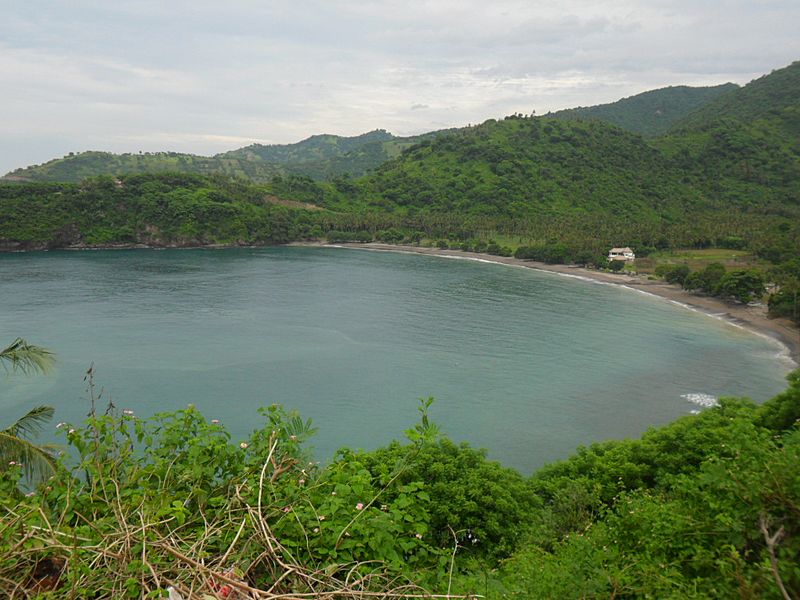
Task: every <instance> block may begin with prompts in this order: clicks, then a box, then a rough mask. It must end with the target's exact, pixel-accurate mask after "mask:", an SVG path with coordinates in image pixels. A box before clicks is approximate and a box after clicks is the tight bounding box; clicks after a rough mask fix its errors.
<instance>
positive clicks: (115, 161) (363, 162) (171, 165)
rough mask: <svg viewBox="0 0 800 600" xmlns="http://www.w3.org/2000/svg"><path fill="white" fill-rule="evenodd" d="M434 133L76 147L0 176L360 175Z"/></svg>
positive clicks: (258, 178) (258, 179)
mask: <svg viewBox="0 0 800 600" xmlns="http://www.w3.org/2000/svg"><path fill="white" fill-rule="evenodd" d="M435 135H438V132H432V133H426V134H424V135H421V136H414V137H406V138H403V137H397V136H394V135H392V134H391V133H388V132H387V131H385V130H382V129H381V130H376V131H371V132H369V133H365V134H362V135H358V136H354V137H342V136H338V135H327V134H326V135H315V136H312V137H310V138H308V139H305V140H302V141H300V142H297V143H295V144H274V145H262V144H253V145H250V146H246V147H244V148H240V149H238V150H232V151H230V152H224V153H222V154H217V155H216V156H198V155H195V154H182V153H178V152H146V153H141V154H113V153H111V152H95V151H89V152H78V153H70V154H69V155H67V156H64V157H63V158H57V159H54V160H51V161H48V162H46V163H44V164H41V165H34V166H31V167H27V168H21V169H16V170H15V171H12V172H11V173H8V174H7V175H5V176H4V177H3V178H2V179H5V180H7V181H50V182H78V181H81V180H82V179H85V178H86V177H95V176H98V175H126V174H132V173H197V174H201V175H208V174H212V173H219V174H223V175H228V176H231V177H244V178H246V179H249V180H251V181H254V182H256V183H263V182H266V181H269V180H270V179H271V178H272V177H273V176H275V175H278V174H283V175H287V174H298V175H304V176H308V177H311V178H312V179H316V180H320V181H322V180H325V179H328V178H330V177H334V176H337V175H344V174H348V175H351V176H353V177H359V176H361V175H364V174H365V173H367V172H369V171H371V170H372V169H374V168H376V167H377V166H379V165H381V164H382V163H384V162H386V161H387V160H389V159H391V158H394V157H396V156H398V155H399V154H400V152H401V151H402V150H403V149H405V148H408V147H410V146H412V145H413V144H415V143H417V142H418V141H420V140H423V139H426V138H429V137H433V136H435Z"/></svg>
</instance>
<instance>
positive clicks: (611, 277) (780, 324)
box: [288, 242, 800, 370]
mask: <svg viewBox="0 0 800 600" xmlns="http://www.w3.org/2000/svg"><path fill="white" fill-rule="evenodd" d="M288 245H289V246H306V247H319V248H347V249H357V250H371V251H376V252H402V253H410V254H426V255H429V256H438V257H440V258H454V259H463V260H476V261H480V262H489V263H496V264H501V265H508V266H514V267H523V268H527V269H534V270H537V271H545V272H548V273H555V274H557V275H562V276H566V277H573V278H575V279H582V280H585V281H591V282H594V283H601V284H608V285H617V286H620V287H623V288H625V289H628V290H631V291H634V292H638V293H641V294H646V295H649V296H654V297H657V298H661V299H663V300H666V301H668V302H671V303H673V304H675V305H677V306H680V307H682V308H686V309H689V310H693V311H696V312H699V313H702V314H704V315H707V316H709V317H712V318H715V319H719V320H722V321H724V322H726V323H728V324H730V325H732V326H734V327H739V328H741V329H745V330H747V331H749V332H750V333H753V334H755V335H758V336H761V337H764V338H767V339H769V340H771V341H772V342H774V343H776V344H777V345H779V346H780V347H781V352H779V356H780V357H781V358H782V359H784V360H785V361H786V362H787V366H788V369H787V370H791V369H794V368H797V366H798V365H800V329H798V328H797V327H795V326H794V325H793V324H792V323H791V322H790V321H788V320H786V319H770V318H768V317H767V312H766V307H764V306H743V305H733V304H728V303H727V302H724V301H723V300H720V299H719V298H712V297H709V296H697V295H695V294H691V293H689V292H687V291H686V290H684V289H683V288H680V287H678V286H676V285H672V284H668V283H665V282H663V281H654V280H648V279H646V278H645V277H642V276H639V275H627V274H616V273H607V272H603V271H594V270H591V269H586V268H584V267H578V266H570V265H550V264H547V263H541V262H536V261H531V260H521V259H518V258H513V257H505V256H495V255H492V254H481V253H477V252H465V251H463V250H442V249H439V248H425V247H420V246H404V245H394V244H381V243H377V242H372V243H365V244H360V243H342V244H323V243H320V242H293V243H290V244H288Z"/></svg>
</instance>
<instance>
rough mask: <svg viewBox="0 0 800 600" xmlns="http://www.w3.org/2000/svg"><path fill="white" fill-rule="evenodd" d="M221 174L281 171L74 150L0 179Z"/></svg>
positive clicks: (187, 157) (258, 176) (202, 159)
mask: <svg viewBox="0 0 800 600" xmlns="http://www.w3.org/2000/svg"><path fill="white" fill-rule="evenodd" d="M166 172H176V173H197V174H201V175H206V174H211V173H221V174H224V175H228V176H232V177H245V178H247V179H251V180H253V181H267V180H269V179H270V178H271V177H272V176H273V175H275V174H278V173H282V172H283V170H282V169H281V168H279V167H278V166H276V165H271V164H269V163H265V162H263V161H246V160H238V159H230V158H223V157H219V158H218V157H209V156H197V155H195V154H181V153H178V152H144V153H141V154H113V153H111V152H95V151H88V152H77V153H72V152H71V153H70V154H68V155H67V156H64V157H63V158H56V159H53V160H51V161H48V162H46V163H44V164H41V165H34V166H31V167H26V168H24V169H16V170H15V171H12V172H10V173H8V174H7V175H5V176H4V177H2V178H0V180H5V181H23V182H24V181H42V182H45V181H47V182H64V183H77V182H79V181H81V180H83V179H85V178H86V177H94V176H97V175H129V174H135V173H151V174H155V173H166Z"/></svg>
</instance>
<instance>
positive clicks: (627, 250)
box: [609, 246, 633, 253]
mask: <svg viewBox="0 0 800 600" xmlns="http://www.w3.org/2000/svg"><path fill="white" fill-rule="evenodd" d="M611 252H614V253H622V252H633V250H631V249H630V248H628V247H627V246H625V247H624V248H612V249H611V250H609V253H611Z"/></svg>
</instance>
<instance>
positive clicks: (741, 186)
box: [655, 62, 800, 212]
mask: <svg viewBox="0 0 800 600" xmlns="http://www.w3.org/2000/svg"><path fill="white" fill-rule="evenodd" d="M655 145H656V147H657V148H659V149H660V150H661V151H662V152H663V153H664V155H665V156H668V157H669V158H670V159H671V160H672V161H673V162H674V163H675V164H676V165H677V166H678V167H679V168H680V169H681V170H682V171H683V172H684V173H685V180H686V181H687V182H691V183H692V184H693V185H695V186H696V187H698V188H699V189H701V190H703V191H704V192H706V193H707V194H710V195H712V196H714V197H716V198H719V199H721V200H724V201H725V202H726V203H733V204H736V205H740V206H741V205H759V206H769V207H770V209H771V210H774V211H778V212H782V211H785V210H786V208H787V207H790V208H793V209H796V208H798V207H800V62H795V63H793V64H791V65H789V66H788V67H785V68H783V69H779V70H777V71H773V72H772V73H771V74H769V75H765V76H764V77H761V78H759V79H756V80H754V81H752V82H751V83H749V84H748V85H746V86H745V87H743V88H741V89H738V90H734V91H731V92H728V93H726V94H724V95H722V96H720V97H718V98H717V99H716V100H715V101H713V102H711V103H709V104H707V105H706V106H704V107H703V108H701V109H699V110H698V111H697V112H695V113H693V114H692V115H689V116H688V117H687V118H686V119H684V120H683V121H681V122H680V123H677V124H676V125H675V127H673V129H672V130H671V131H670V132H669V134H668V135H666V136H664V137H663V138H661V139H658V140H655Z"/></svg>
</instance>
